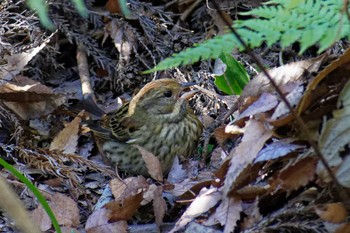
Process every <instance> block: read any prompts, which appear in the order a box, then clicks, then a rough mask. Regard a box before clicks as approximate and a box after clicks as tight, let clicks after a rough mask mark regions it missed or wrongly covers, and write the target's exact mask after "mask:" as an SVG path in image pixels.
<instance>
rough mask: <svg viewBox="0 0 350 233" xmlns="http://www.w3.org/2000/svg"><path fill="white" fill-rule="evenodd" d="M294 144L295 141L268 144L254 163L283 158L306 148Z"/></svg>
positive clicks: (288, 140)
mask: <svg viewBox="0 0 350 233" xmlns="http://www.w3.org/2000/svg"><path fill="white" fill-rule="evenodd" d="M292 142H293V139H282V140H279V141H276V142H273V143H270V144H268V145H267V146H266V147H265V148H263V149H262V150H261V151H260V152H259V154H258V155H257V157H256V159H255V161H254V163H258V162H263V161H268V160H273V159H277V158H281V157H284V156H287V155H289V154H290V153H292V152H295V151H298V150H301V149H304V148H305V146H302V145H297V144H292Z"/></svg>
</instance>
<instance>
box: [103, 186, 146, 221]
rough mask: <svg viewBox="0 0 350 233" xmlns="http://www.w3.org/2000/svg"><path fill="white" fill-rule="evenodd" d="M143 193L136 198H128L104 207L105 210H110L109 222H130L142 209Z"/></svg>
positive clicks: (135, 196)
mask: <svg viewBox="0 0 350 233" xmlns="http://www.w3.org/2000/svg"><path fill="white" fill-rule="evenodd" d="M142 200H143V192H140V193H138V194H136V195H134V196H129V197H126V198H124V199H122V200H115V201H112V202H109V203H107V204H106V205H104V207H103V208H105V209H108V210H110V212H109V213H110V214H109V216H108V217H109V218H108V222H116V221H120V220H129V219H131V217H132V216H133V215H134V214H135V213H136V211H137V210H138V209H139V208H140V207H141V201H142Z"/></svg>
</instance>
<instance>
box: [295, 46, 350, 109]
mask: <svg viewBox="0 0 350 233" xmlns="http://www.w3.org/2000/svg"><path fill="white" fill-rule="evenodd" d="M349 62H350V49H347V50H346V51H345V52H344V54H343V55H341V56H340V57H339V58H338V59H337V60H335V61H333V62H332V63H331V64H329V65H328V66H327V67H326V68H325V69H323V70H322V71H321V72H319V73H318V75H317V76H316V77H315V78H314V79H313V80H312V81H311V82H310V83H309V85H308V87H307V88H306V91H305V93H304V96H303V98H302V100H301V101H300V104H299V105H298V107H297V112H298V113H299V114H300V113H302V112H304V110H305V109H306V108H307V107H308V106H309V105H310V104H311V103H312V102H311V101H312V98H311V96H312V95H313V92H314V91H315V89H316V87H317V86H318V84H319V83H320V82H321V81H322V80H324V79H325V78H326V77H327V76H328V75H329V74H330V73H332V72H333V71H335V70H336V69H337V68H339V67H341V66H343V65H345V64H347V63H349Z"/></svg>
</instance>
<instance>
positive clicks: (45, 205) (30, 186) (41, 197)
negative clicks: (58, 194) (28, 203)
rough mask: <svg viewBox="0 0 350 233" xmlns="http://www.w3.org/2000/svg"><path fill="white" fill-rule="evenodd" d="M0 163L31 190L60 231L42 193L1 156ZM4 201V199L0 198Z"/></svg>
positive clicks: (58, 231)
mask: <svg viewBox="0 0 350 233" xmlns="http://www.w3.org/2000/svg"><path fill="white" fill-rule="evenodd" d="M0 164H1V165H2V166H3V167H4V168H5V169H6V170H8V171H9V172H11V173H12V175H14V176H15V177H17V178H18V179H19V180H20V181H22V182H23V183H24V184H25V185H26V186H27V187H28V188H29V190H30V191H32V192H33V194H34V195H35V196H36V198H38V201H39V202H40V204H41V205H42V206H43V208H44V210H45V211H46V213H47V215H48V216H49V217H50V219H51V222H52V224H53V226H54V228H55V230H56V232H57V233H61V232H62V231H61V228H60V226H59V224H58V222H57V219H56V217H55V215H54V213H53V212H52V210H51V208H50V206H49V204H48V203H47V202H46V200H45V198H44V197H43V195H41V193H40V191H39V190H38V189H37V188H36V187H35V186H34V185H33V184H32V182H30V181H29V180H28V179H27V178H26V177H25V176H24V175H22V174H21V173H20V172H19V171H18V170H17V169H16V168H14V167H13V166H12V165H10V164H8V163H7V162H6V161H5V160H3V159H2V158H0ZM2 201H4V200H2Z"/></svg>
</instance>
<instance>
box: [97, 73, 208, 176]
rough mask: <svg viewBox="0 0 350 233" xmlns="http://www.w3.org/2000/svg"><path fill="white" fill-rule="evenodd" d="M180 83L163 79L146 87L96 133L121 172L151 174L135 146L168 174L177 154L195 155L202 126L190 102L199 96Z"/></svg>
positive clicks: (102, 147) (106, 154)
mask: <svg viewBox="0 0 350 233" xmlns="http://www.w3.org/2000/svg"><path fill="white" fill-rule="evenodd" d="M187 86H188V85H186V84H185V85H180V84H179V83H178V82H177V81H176V80H172V79H160V80H156V81H153V82H150V83H148V84H147V85H145V86H144V87H143V88H142V89H141V90H140V92H139V93H138V94H137V95H136V96H134V97H133V99H132V100H131V101H130V103H128V104H126V105H124V106H123V107H122V108H120V109H118V110H117V111H116V112H113V113H110V114H108V115H107V116H106V118H105V124H104V126H103V127H99V128H98V127H97V128H96V127H95V128H93V131H94V133H95V135H96V136H97V139H98V140H99V141H101V143H99V144H100V150H101V151H102V152H103V154H104V155H105V156H106V157H107V158H108V159H109V160H110V161H111V162H113V163H115V164H116V165H117V166H118V168H119V169H121V170H125V171H127V172H129V173H131V174H141V175H147V174H148V172H147V168H146V166H145V163H144V161H143V159H142V157H141V154H140V153H139V151H138V149H137V148H136V147H135V146H134V145H139V146H141V147H143V148H144V149H146V150H148V151H150V152H152V153H153V154H154V155H155V156H157V157H158V159H159V160H160V161H161V164H162V168H163V172H164V173H167V172H168V171H169V169H170V167H171V164H172V162H173V159H174V157H175V156H176V155H181V156H185V157H187V156H189V155H192V154H193V153H194V152H195V149H196V148H197V143H198V140H199V137H200V135H201V133H202V124H201V123H200V121H199V120H198V118H197V117H196V116H195V115H194V113H193V111H192V109H191V108H190V107H189V105H188V102H187V99H188V98H190V97H191V96H193V94H194V93H195V92H194V91H192V92H186V93H183V90H184V89H185V88H186V87H187Z"/></svg>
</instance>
